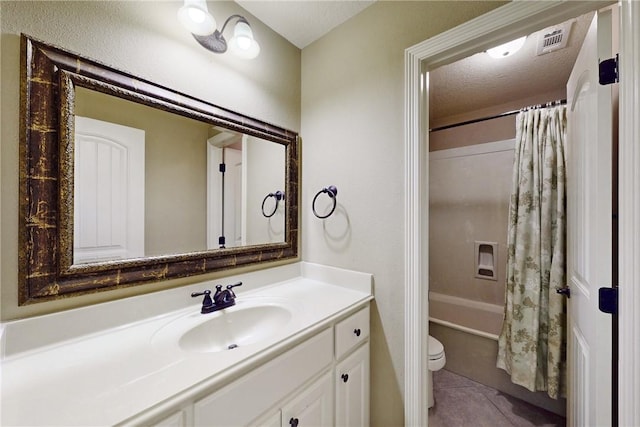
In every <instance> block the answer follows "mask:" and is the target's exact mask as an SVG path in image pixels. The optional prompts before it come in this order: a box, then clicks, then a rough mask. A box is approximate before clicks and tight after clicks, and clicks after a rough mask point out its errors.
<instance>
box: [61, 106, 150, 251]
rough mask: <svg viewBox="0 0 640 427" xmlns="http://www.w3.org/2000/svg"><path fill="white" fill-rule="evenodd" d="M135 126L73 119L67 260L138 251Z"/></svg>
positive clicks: (140, 220) (139, 140) (140, 211)
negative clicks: (70, 246) (70, 229)
mask: <svg viewBox="0 0 640 427" xmlns="http://www.w3.org/2000/svg"><path fill="white" fill-rule="evenodd" d="M144 144H145V132H144V131H143V130H140V129H136V128H132V127H128V126H122V125H118V124H114V123H109V122H105V121H101V120H95V119H90V118H87V117H80V116H76V118H75V150H74V151H75V159H76V161H75V162H74V166H75V167H74V194H75V197H74V208H73V212H74V221H73V223H74V248H73V263H74V264H82V263H88V262H99V261H107V260H115V259H128V258H137V257H142V256H144V149H145V145H144Z"/></svg>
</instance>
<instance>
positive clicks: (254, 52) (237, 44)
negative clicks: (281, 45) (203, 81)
mask: <svg viewBox="0 0 640 427" xmlns="http://www.w3.org/2000/svg"><path fill="white" fill-rule="evenodd" d="M178 20H179V21H180V23H181V24H182V25H183V26H184V27H185V28H186V29H187V30H189V32H190V33H191V35H192V36H193V38H195V39H196V41H197V42H198V43H200V45H201V46H202V47H204V48H205V49H207V50H209V51H211V52H214V53H225V52H226V51H227V47H228V49H229V51H231V52H232V53H233V54H235V55H236V56H239V57H241V58H245V59H253V58H255V57H256V56H258V54H259V53H260V45H259V44H258V42H256V41H255V39H254V38H253V31H251V26H250V25H249V21H247V19H246V18H245V17H244V16H242V15H231V16H230V17H228V18H227V20H226V21H224V25H223V26H222V29H221V30H220V31H218V30H217V28H216V27H217V23H216V20H215V18H214V17H213V15H211V13H209V9H208V8H207V2H206V0H184V5H183V6H182V7H181V8H180V9H179V10H178ZM232 20H235V21H236V25H235V27H234V28H233V37H231V39H230V40H229V42H228V44H227V40H226V39H225V38H224V36H223V35H222V33H224V30H225V28H226V27H227V24H229V22H231V21H232Z"/></svg>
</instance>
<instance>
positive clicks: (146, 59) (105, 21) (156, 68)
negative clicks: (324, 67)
mask: <svg viewBox="0 0 640 427" xmlns="http://www.w3.org/2000/svg"><path fill="white" fill-rule="evenodd" d="M181 5H182V2H181V1H118V2H108V1H80V2H66V1H62V2H50V1H43V2H34V1H24V2H23V1H17V2H10V1H4V0H3V1H2V2H0V8H1V9H0V15H1V17H0V19H1V22H0V23H1V26H0V28H1V30H2V39H1V53H0V55H1V56H0V60H1V63H0V67H1V68H0V73H1V74H0V77H1V84H2V86H1V88H2V98H1V101H0V102H1V104H0V107H1V118H2V127H1V130H0V161H1V175H0V179H1V197H0V209H1V210H0V215H1V217H0V219H1V226H0V227H1V228H0V235H1V242H2V243H1V246H0V256H1V273H0V274H1V288H0V291H1V292H0V295H1V299H2V303H1V310H2V313H1V319H2V320H8V319H15V318H20V317H25V316H31V315H36V314H42V313H46V312H51V311H56V310H61V309H65V308H70V307H75V306H80V305H86V304H91V303H95V302H101V301H105V300H109V299H114V298H121V297H124V296H128V295H133V294H140V293H145V292H151V291H154V290H158V289H164V288H166V287H170V286H177V285H180V284H184V283H191V282H196V281H201V280H204V279H205V278H206V277H205V276H199V277H195V278H190V279H180V280H174V281H167V282H162V283H158V284H153V285H143V286H137V287H133V288H128V289H121V290H115V291H109V292H100V293H96V294H92V295H87V296H83V297H74V298H66V299H63V300H59V301H55V302H47V303H40V304H34V305H30V306H23V307H18V304H17V301H18V292H17V289H18V285H17V265H18V230H17V224H18V143H19V141H18V124H19V121H20V117H19V98H20V97H19V92H20V67H19V57H20V38H19V34H20V33H21V32H23V33H26V34H28V35H30V36H33V37H35V38H37V39H40V40H43V41H45V42H47V43H50V44H54V45H58V46H61V47H64V48H66V49H67V50H70V51H73V52H76V53H79V54H81V55H84V56H87V57H90V58H92V59H95V60H98V61H100V62H102V63H105V64H108V65H111V66H113V67H115V68H118V69H121V70H125V71H127V72H129V73H132V74H134V75H136V76H138V77H141V78H144V79H147V80H150V81H153V82H156V83H158V84H160V85H163V86H166V87H170V88H173V89H175V90H177V91H180V92H183V93H186V94H189V95H192V96H195V97H197V98H200V99H203V100H205V101H208V102H211V103H214V104H217V105H220V106H223V107H226V108H229V109H232V110H237V111H241V112H243V113H245V114H247V115H249V116H252V117H256V118H259V119H262V120H265V121H267V122H271V123H274V124H277V125H279V126H282V127H285V128H288V129H291V130H294V131H299V130H300V86H301V85H300V50H299V49H298V48H296V47H295V46H293V45H292V44H290V43H289V42H287V41H286V40H285V39H283V38H282V37H281V36H279V35H277V34H276V33H275V32H273V31H272V30H270V29H269V28H267V27H266V26H264V25H263V24H261V23H260V22H259V21H257V20H256V19H255V18H253V17H252V16H251V15H250V14H248V13H246V12H244V10H242V9H240V8H239V7H238V6H237V5H236V4H235V3H233V2H228V1H224V2H213V1H210V2H209V8H210V11H211V12H212V13H213V14H214V15H215V16H217V17H219V18H218V19H224V18H226V17H227V16H229V15H231V14H233V13H242V14H243V15H245V16H247V18H248V19H249V20H250V21H251V25H252V28H253V31H254V34H255V37H256V39H257V40H259V41H260V43H261V46H262V54H261V55H260V56H259V57H258V58H256V59H254V60H251V61H245V60H241V59H238V58H236V57H234V56H233V55H231V54H225V55H215V54H213V53H210V52H208V51H206V50H205V49H203V48H202V47H200V45H198V44H197V43H196V42H195V41H194V40H193V38H192V36H191V35H190V34H189V33H188V32H187V31H185V30H184V29H183V28H182V27H181V26H180V25H179V23H178V22H177V18H176V12H177V10H178V8H179V7H180V6H181Z"/></svg>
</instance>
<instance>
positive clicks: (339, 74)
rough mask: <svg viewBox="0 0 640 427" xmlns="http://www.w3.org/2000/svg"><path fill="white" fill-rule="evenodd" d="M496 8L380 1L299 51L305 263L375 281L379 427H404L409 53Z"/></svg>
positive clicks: (375, 414) (375, 421) (375, 416)
mask: <svg viewBox="0 0 640 427" xmlns="http://www.w3.org/2000/svg"><path fill="white" fill-rule="evenodd" d="M499 5H500V3H488V2H437V1H423V2H415V1H409V2H404V1H379V2H377V3H375V4H374V5H372V6H371V7H369V8H367V9H365V10H364V11H363V12H362V13H361V14H359V15H357V16H356V17H355V18H353V19H351V20H349V21H347V22H346V23H345V24H343V25H341V26H339V27H337V28H336V29H334V30H333V31H332V32H331V33H329V34H328V35H326V36H325V37H323V38H322V39H320V40H319V41H317V42H315V43H313V44H312V45H310V46H308V47H306V48H305V49H303V51H302V137H303V147H302V159H303V160H302V163H303V179H302V183H303V184H302V186H303V191H302V201H303V203H302V206H301V210H302V220H303V223H302V227H303V228H302V229H303V251H302V252H303V258H304V259H305V260H308V261H311V262H318V263H322V264H329V265H335V266H338V267H343V268H350V269H355V270H361V271H366V272H370V273H373V274H374V277H375V295H376V301H375V303H374V306H373V311H372V325H371V326H372V347H371V374H372V387H371V424H372V425H374V426H401V425H403V405H402V388H403V381H404V378H403V363H404V360H403V358H404V352H403V347H404V336H403V334H404V309H403V302H404V290H403V283H404V282H403V281H404V277H403V275H404V175H405V172H404V134H405V132H404V118H403V111H404V89H403V85H404V50H405V49H406V48H408V47H410V46H412V45H414V44H416V43H419V42H421V41H423V40H425V39H427V38H429V37H432V36H434V35H436V34H438V33H441V32H442V31H445V30H447V29H449V28H452V27H454V26H456V25H458V24H460V23H462V22H465V21H467V20H469V19H471V18H473V17H475V16H478V15H481V14H483V13H485V12H487V11H489V10H490V9H493V8H495V7H497V6H499ZM328 185H335V186H337V188H338V208H337V209H336V212H335V213H334V215H333V216H331V217H330V218H328V219H327V220H324V221H322V220H319V219H317V218H316V217H315V216H313V213H312V212H311V206H310V203H311V199H312V198H313V196H314V195H315V193H316V192H317V191H318V190H320V189H321V188H323V187H326V186H328Z"/></svg>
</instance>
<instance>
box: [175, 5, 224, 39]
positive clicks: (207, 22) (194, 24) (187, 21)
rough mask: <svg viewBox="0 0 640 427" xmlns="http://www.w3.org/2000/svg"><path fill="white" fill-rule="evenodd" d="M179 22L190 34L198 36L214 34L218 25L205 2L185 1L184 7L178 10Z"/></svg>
mask: <svg viewBox="0 0 640 427" xmlns="http://www.w3.org/2000/svg"><path fill="white" fill-rule="evenodd" d="M178 21H180V23H181V24H182V25H183V26H184V27H185V28H186V29H187V30H188V31H189V32H190V33H192V34H196V35H198V36H208V35H209V34H213V32H214V31H215V30H216V25H217V24H216V20H215V19H214V18H213V15H211V14H210V13H209V9H207V2H206V1H205V0H184V6H182V7H181V8H180V9H178Z"/></svg>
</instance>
